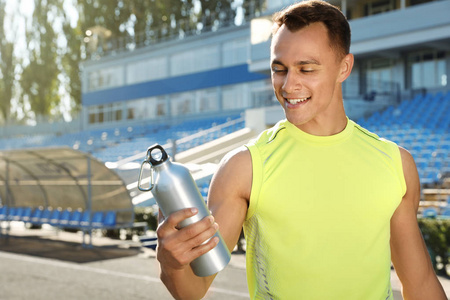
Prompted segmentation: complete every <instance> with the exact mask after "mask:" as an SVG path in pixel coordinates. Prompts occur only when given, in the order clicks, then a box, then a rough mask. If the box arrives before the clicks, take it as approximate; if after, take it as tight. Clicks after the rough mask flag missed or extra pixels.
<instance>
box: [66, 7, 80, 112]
mask: <svg viewBox="0 0 450 300" xmlns="http://www.w3.org/2000/svg"><path fill="white" fill-rule="evenodd" d="M63 20H64V21H63V25H62V29H63V33H64V36H65V39H66V42H67V47H65V48H64V50H63V52H62V60H61V62H62V68H63V72H64V74H65V77H66V82H65V83H66V84H65V89H66V91H67V92H68V93H69V95H70V98H71V100H72V103H73V105H72V114H74V113H77V112H79V110H80V109H81V74H80V62H81V60H82V57H81V45H82V39H83V34H82V31H81V26H80V22H79V21H78V22H77V25H76V27H74V28H73V27H72V26H71V24H70V21H71V19H70V18H69V17H68V16H67V15H66V14H65V13H64V19H63Z"/></svg>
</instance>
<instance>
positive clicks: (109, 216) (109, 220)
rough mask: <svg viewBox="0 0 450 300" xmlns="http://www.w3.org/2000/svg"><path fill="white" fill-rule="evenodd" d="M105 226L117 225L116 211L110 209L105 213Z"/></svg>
mask: <svg viewBox="0 0 450 300" xmlns="http://www.w3.org/2000/svg"><path fill="white" fill-rule="evenodd" d="M103 226H104V227H114V226H116V212H115V211H108V212H106V214H105V220H104V222H103Z"/></svg>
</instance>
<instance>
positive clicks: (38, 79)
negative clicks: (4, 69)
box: [20, 0, 62, 116]
mask: <svg viewBox="0 0 450 300" xmlns="http://www.w3.org/2000/svg"><path fill="white" fill-rule="evenodd" d="M61 1H62V0H49V1H44V0H35V2H34V4H35V8H34V12H33V15H32V18H31V22H30V23H31V26H28V28H27V29H26V41H27V49H28V53H29V55H28V57H27V60H28V62H25V63H26V65H25V66H24V67H23V73H22V76H21V80H20V85H21V88H22V97H23V100H25V101H28V102H29V103H30V106H31V110H32V111H33V112H34V113H35V114H36V116H50V112H51V110H52V108H55V107H56V106H57V105H59V103H60V100H61V97H60V94H59V87H60V84H61V83H60V79H59V78H58V75H59V74H60V69H59V61H58V55H59V53H58V47H57V34H56V33H55V30H54V28H53V24H54V22H55V18H56V14H55V12H59V11H61V10H62V2H61Z"/></svg>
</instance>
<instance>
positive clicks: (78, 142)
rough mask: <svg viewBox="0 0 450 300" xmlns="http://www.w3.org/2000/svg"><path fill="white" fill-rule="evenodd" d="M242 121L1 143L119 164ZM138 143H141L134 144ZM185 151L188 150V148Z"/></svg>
mask: <svg viewBox="0 0 450 300" xmlns="http://www.w3.org/2000/svg"><path fill="white" fill-rule="evenodd" d="M239 117H240V115H239V114H236V115H232V116H228V117H218V116H215V117H211V118H205V119H194V120H186V121H183V122H180V123H177V124H171V123H169V122H161V123H157V124H144V125H135V126H134V127H133V126H125V127H119V128H113V127H112V128H109V129H98V130H83V131H79V132H75V133H67V134H63V135H33V136H27V137H18V138H7V139H3V140H4V143H1V145H0V149H3V150H11V149H18V148H33V147H43V146H68V147H70V148H74V149H76V150H81V151H84V152H89V153H91V154H92V155H93V156H95V157H96V158H98V159H100V160H102V161H117V160H119V159H121V158H124V157H128V156H132V155H134V154H136V153H135V152H136V151H138V152H139V151H141V152H142V151H145V149H146V148H147V147H148V146H150V145H151V144H154V143H160V144H165V143H166V142H167V140H170V139H175V140H176V139H180V138H182V137H185V136H188V135H192V134H194V133H197V132H199V131H201V130H204V129H208V128H211V127H214V126H216V125H219V124H224V123H226V122H229V121H231V120H235V119H238V118H239ZM139 139H141V140H139ZM134 141H137V143H136V144H133V142H134ZM142 144H143V145H144V146H143V147H142V146H141V145H142ZM193 145H195V143H194V144H193ZM191 146H192V145H191ZM182 147H185V145H183V146H182Z"/></svg>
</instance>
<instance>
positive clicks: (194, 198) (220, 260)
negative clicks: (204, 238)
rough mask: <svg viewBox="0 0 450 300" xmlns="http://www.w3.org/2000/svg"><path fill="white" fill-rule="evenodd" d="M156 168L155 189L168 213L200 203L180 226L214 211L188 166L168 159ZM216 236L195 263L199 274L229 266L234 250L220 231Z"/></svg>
mask: <svg viewBox="0 0 450 300" xmlns="http://www.w3.org/2000/svg"><path fill="white" fill-rule="evenodd" d="M152 168H153V172H154V174H153V177H154V187H153V189H152V190H151V191H152V193H153V196H154V197H155V200H156V202H157V203H158V206H159V208H160V209H161V211H162V213H163V215H164V216H165V217H167V216H168V215H170V214H172V213H173V212H176V211H178V210H181V209H184V208H189V207H196V208H197V209H198V213H197V214H196V215H195V216H192V217H190V218H188V219H186V220H184V221H183V222H181V223H180V224H179V225H180V227H185V226H188V225H190V224H193V223H195V222H198V221H200V220H201V219H203V218H204V217H207V216H209V215H210V212H209V209H208V208H207V206H206V204H205V201H204V199H203V196H202V195H201V193H200V191H199V190H198V188H197V185H196V183H195V181H194V179H193V178H192V175H191V173H190V172H189V170H188V169H187V168H186V167H185V166H183V165H182V164H178V163H173V162H171V161H170V159H167V160H166V161H164V162H163V163H161V164H158V165H156V166H153V167H152ZM214 236H217V237H218V238H219V243H218V244H217V245H216V247H214V249H212V250H211V251H209V252H207V253H205V254H204V255H202V256H200V257H198V258H197V259H195V260H194V261H192V263H191V268H192V270H193V271H194V273H195V274H196V275H197V276H201V277H204V276H209V275H213V274H215V273H217V272H219V271H221V270H222V269H223V268H225V266H226V265H227V264H228V262H229V261H230V259H231V254H230V251H229V250H228V247H227V245H226V243H225V242H224V240H223V238H222V236H221V235H220V233H219V232H216V233H215V235H214Z"/></svg>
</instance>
